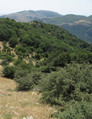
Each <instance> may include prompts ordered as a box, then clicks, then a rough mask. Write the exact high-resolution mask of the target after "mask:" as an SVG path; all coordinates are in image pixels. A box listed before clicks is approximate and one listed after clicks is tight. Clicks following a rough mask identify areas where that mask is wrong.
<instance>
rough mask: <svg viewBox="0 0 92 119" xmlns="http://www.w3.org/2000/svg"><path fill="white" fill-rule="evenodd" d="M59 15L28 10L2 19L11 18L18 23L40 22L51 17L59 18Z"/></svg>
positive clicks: (44, 11) (51, 12)
mask: <svg viewBox="0 0 92 119" xmlns="http://www.w3.org/2000/svg"><path fill="white" fill-rule="evenodd" d="M59 16H61V15H60V14H58V13H56V12H53V11H46V10H37V11H34V10H28V11H26V10H25V11H20V12H16V13H12V14H9V15H4V16H2V17H4V18H7V17H8V18H11V19H14V20H16V21H19V22H31V21H34V20H41V19H44V18H52V17H59Z"/></svg>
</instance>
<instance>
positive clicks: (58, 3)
mask: <svg viewBox="0 0 92 119" xmlns="http://www.w3.org/2000/svg"><path fill="white" fill-rule="evenodd" d="M24 10H50V11H54V12H58V13H60V14H62V15H66V14H77V15H85V16H89V15H92V0H0V15H3V14H9V13H14V12H19V11H24Z"/></svg>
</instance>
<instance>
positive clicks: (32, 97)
mask: <svg viewBox="0 0 92 119" xmlns="http://www.w3.org/2000/svg"><path fill="white" fill-rule="evenodd" d="M15 89H16V83H15V82H14V81H13V80H11V79H6V78H2V77H0V119H22V118H23V117H28V116H31V115H32V116H33V118H34V119H50V117H49V116H50V115H51V114H52V113H53V112H55V109H54V108H52V107H51V106H50V105H46V104H41V103H40V101H39V98H40V97H41V95H40V94H38V93H37V92H34V91H33V92H32V91H29V92H17V91H16V90H15Z"/></svg>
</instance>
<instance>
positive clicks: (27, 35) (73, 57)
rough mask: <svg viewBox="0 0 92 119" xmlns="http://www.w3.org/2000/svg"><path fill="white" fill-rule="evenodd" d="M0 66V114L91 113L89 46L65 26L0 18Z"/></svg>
mask: <svg viewBox="0 0 92 119" xmlns="http://www.w3.org/2000/svg"><path fill="white" fill-rule="evenodd" d="M0 69H1V70H2V71H0V75H1V76H2V77H6V78H7V79H5V78H2V77H1V78H0V81H1V82H0V87H1V92H0V94H1V98H0V101H1V102H0V106H1V107H0V109H1V110H0V116H1V118H2V117H3V118H4V119H10V118H16V117H17V118H19V119H21V118H23V117H27V116H28V117H29V116H32V117H33V118H34V119H36V118H37V119H49V118H50V117H53V118H59V119H68V117H69V118H72V119H84V118H85V119H91V118H92V106H91V103H92V45H91V44H89V43H87V42H85V41H82V40H80V39H78V38H76V36H74V35H72V34H70V33H69V32H68V31H66V30H64V29H62V28H60V27H58V26H54V25H49V24H45V23H41V22H39V21H33V22H31V23H20V22H16V21H15V20H11V19H9V18H2V19H0ZM9 79H12V80H9ZM15 82H16V84H15ZM6 96H7V98H6ZM16 100H17V101H16ZM39 101H40V102H41V103H40V102H39ZM48 104H50V105H51V106H53V107H56V108H55V109H56V111H55V110H54V108H52V107H51V106H49V105H48ZM53 112H54V113H53Z"/></svg>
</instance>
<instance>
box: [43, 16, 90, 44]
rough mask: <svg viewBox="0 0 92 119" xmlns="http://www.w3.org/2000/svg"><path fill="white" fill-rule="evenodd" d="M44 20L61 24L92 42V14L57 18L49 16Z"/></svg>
mask: <svg viewBox="0 0 92 119" xmlns="http://www.w3.org/2000/svg"><path fill="white" fill-rule="evenodd" d="M43 22H45V23H49V24H54V25H58V26H61V27H62V28H64V29H66V30H67V31H69V32H70V33H71V34H73V35H76V36H77V37H78V38H80V39H82V40H85V41H87V42H92V16H89V17H85V16H80V15H65V16H62V17H56V18H47V19H44V20H43Z"/></svg>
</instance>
